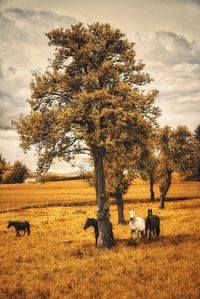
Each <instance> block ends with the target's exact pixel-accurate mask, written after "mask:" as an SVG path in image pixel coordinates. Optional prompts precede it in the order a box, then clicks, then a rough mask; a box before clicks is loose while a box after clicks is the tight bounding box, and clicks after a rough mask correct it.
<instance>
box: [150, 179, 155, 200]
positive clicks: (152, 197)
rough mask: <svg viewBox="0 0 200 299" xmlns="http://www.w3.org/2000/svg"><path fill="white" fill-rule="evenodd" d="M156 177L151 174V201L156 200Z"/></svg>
mask: <svg viewBox="0 0 200 299" xmlns="http://www.w3.org/2000/svg"><path fill="white" fill-rule="evenodd" d="M153 187H154V177H153V175H151V174H150V193H151V198H150V201H155V194H154V189H153Z"/></svg>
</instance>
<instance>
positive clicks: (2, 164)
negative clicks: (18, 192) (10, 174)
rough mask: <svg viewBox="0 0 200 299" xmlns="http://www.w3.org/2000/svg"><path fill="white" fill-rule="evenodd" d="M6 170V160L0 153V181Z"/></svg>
mask: <svg viewBox="0 0 200 299" xmlns="http://www.w3.org/2000/svg"><path fill="white" fill-rule="evenodd" d="M5 171H6V160H5V159H4V158H3V157H2V155H1V154H0V183H2V180H3V175H4V173H5Z"/></svg>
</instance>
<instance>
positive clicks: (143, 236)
mask: <svg viewBox="0 0 200 299" xmlns="http://www.w3.org/2000/svg"><path fill="white" fill-rule="evenodd" d="M141 235H142V239H143V241H145V239H146V238H145V230H143V231H142V232H141Z"/></svg>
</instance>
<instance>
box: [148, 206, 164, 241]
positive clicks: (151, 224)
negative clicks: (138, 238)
mask: <svg viewBox="0 0 200 299" xmlns="http://www.w3.org/2000/svg"><path fill="white" fill-rule="evenodd" d="M145 223H146V238H147V235H148V230H149V240H151V233H152V232H153V236H154V237H155V236H156V237H159V236H160V218H159V217H158V216H157V215H153V211H152V209H148V216H147V218H146V221H145Z"/></svg>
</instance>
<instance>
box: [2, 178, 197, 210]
mask: <svg viewBox="0 0 200 299" xmlns="http://www.w3.org/2000/svg"><path fill="white" fill-rule="evenodd" d="M155 195H156V197H157V199H158V198H159V189H158V186H155ZM149 196H150V195H149V184H148V182H145V181H142V180H140V179H137V180H136V181H135V182H134V183H133V185H132V186H131V187H130V189H129V192H128V193H127V194H126V195H125V196H124V199H125V200H134V201H144V200H146V201H148V199H149ZM167 197H168V198H172V199H174V198H175V199H180V198H197V197H199V198H200V182H185V181H181V179H180V177H179V176H178V175H175V176H174V177H173V184H172V186H171V188H170V190H169V192H168V194H167ZM69 203H71V204H73V203H76V204H78V203H88V204H90V203H93V204H95V191H94V188H91V187H89V185H88V183H87V182H85V181H82V180H77V181H62V182H47V183H29V184H13V185H0V211H7V210H12V209H19V208H22V207H29V208H33V207H36V206H37V207H38V206H41V207H43V206H46V205H57V204H69Z"/></svg>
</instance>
